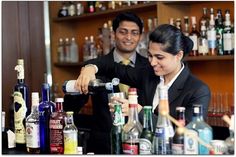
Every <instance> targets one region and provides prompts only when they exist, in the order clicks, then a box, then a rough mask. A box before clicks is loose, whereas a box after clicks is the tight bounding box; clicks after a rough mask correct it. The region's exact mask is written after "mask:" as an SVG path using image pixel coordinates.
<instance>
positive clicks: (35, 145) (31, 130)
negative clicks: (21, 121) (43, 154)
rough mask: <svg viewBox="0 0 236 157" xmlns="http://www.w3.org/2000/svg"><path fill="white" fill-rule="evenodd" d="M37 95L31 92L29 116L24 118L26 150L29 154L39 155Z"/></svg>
mask: <svg viewBox="0 0 236 157" xmlns="http://www.w3.org/2000/svg"><path fill="white" fill-rule="evenodd" d="M38 107H39V93H38V92H32V106H31V114H30V115H29V116H28V117H27V118H26V148H27V152H29V153H33V154H36V153H40V134H39V109H38Z"/></svg>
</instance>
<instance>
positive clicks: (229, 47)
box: [223, 10, 233, 55]
mask: <svg viewBox="0 0 236 157" xmlns="http://www.w3.org/2000/svg"><path fill="white" fill-rule="evenodd" d="M223 45H224V55H230V54H233V44H232V29H231V21H230V11H229V10H226V11H225V28H224V32H223Z"/></svg>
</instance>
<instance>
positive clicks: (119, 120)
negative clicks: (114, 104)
mask: <svg viewBox="0 0 236 157" xmlns="http://www.w3.org/2000/svg"><path fill="white" fill-rule="evenodd" d="M124 124H125V117H124V116H122V111H121V107H120V110H117V111H116V112H114V121H113V125H114V126H119V125H124Z"/></svg>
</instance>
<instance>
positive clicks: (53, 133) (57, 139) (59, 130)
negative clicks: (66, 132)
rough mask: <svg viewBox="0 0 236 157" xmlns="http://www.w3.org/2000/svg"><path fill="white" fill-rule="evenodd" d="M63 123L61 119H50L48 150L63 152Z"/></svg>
mask: <svg viewBox="0 0 236 157" xmlns="http://www.w3.org/2000/svg"><path fill="white" fill-rule="evenodd" d="M62 124H63V123H62V122H61V120H52V119H51V120H50V123H49V128H50V150H51V153H60V154H63V152H64V146H63V125H62Z"/></svg>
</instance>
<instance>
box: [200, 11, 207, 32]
mask: <svg viewBox="0 0 236 157" xmlns="http://www.w3.org/2000/svg"><path fill="white" fill-rule="evenodd" d="M202 11H203V12H202V17H201V18H200V21H199V26H201V24H202V23H205V26H206V29H208V27H209V17H208V15H207V8H205V7H204V8H202Z"/></svg>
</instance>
